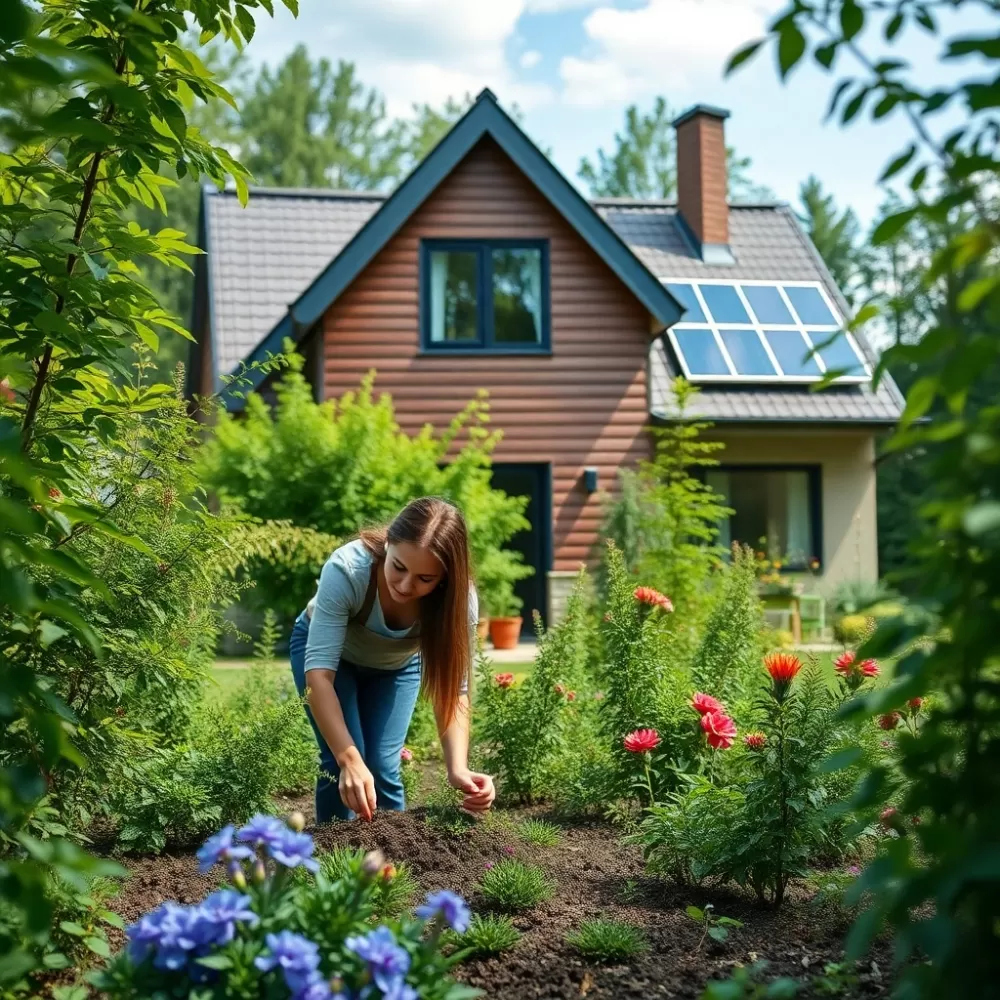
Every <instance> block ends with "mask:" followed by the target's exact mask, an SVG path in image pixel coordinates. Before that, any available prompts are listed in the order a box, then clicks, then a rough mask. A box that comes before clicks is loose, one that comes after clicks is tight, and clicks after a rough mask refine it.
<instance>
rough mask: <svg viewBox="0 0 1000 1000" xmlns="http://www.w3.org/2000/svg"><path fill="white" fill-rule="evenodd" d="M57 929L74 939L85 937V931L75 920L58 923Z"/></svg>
mask: <svg viewBox="0 0 1000 1000" xmlns="http://www.w3.org/2000/svg"><path fill="white" fill-rule="evenodd" d="M59 929H60V930H61V931H65V933H67V934H72V935H73V936H74V937H86V934H87V931H86V930H85V929H84V928H83V927H81V926H80V924H78V923H77V922H76V921H75V920H63V921H60V923H59Z"/></svg>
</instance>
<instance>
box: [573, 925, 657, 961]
mask: <svg viewBox="0 0 1000 1000" xmlns="http://www.w3.org/2000/svg"><path fill="white" fill-rule="evenodd" d="M566 943H567V944H570V945H572V946H573V947H574V948H576V950H577V951H578V952H580V954H581V955H583V956H584V957H585V958H589V959H591V960H593V961H595V962H619V961H622V960H623V959H626V958H631V957H632V956H633V955H638V954H639V952H641V951H645V950H646V938H645V935H644V934H643V933H642V931H641V930H639V928H638V927H633V926H632V924H627V923H625V922H624V921H623V920H608V919H606V918H604V917H595V918H594V919H592V920H584V921H582V922H581V924H580V926H579V928H578V929H577V930H576V931H574V932H573V933H572V934H567V935H566Z"/></svg>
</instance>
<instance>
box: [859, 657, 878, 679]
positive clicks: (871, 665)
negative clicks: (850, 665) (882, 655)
mask: <svg viewBox="0 0 1000 1000" xmlns="http://www.w3.org/2000/svg"><path fill="white" fill-rule="evenodd" d="M861 673H863V674H864V675H865V677H878V674H879V666H878V660H862V661H861Z"/></svg>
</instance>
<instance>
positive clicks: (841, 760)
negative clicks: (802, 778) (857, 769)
mask: <svg viewBox="0 0 1000 1000" xmlns="http://www.w3.org/2000/svg"><path fill="white" fill-rule="evenodd" d="M859 760H861V748H860V747H848V748H847V749H846V750H838V751H837V753H835V754H832V755H831V756H829V757H827V758H826V760H824V761H823V762H822V763H821V764H820V765H819V767H818V768H817V771H818V773H819V774H831V773H833V772H834V771H842V770H843V769H844V768H845V767H850V766H851V765H852V764H856V763H857V762H858V761H859Z"/></svg>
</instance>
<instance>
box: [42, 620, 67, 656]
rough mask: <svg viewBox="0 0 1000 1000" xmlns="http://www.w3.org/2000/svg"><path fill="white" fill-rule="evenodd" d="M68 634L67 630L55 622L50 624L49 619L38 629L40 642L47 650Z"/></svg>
mask: <svg viewBox="0 0 1000 1000" xmlns="http://www.w3.org/2000/svg"><path fill="white" fill-rule="evenodd" d="M66 634H67V633H66V629H64V628H61V627H60V626H59V625H56V623H55V622H50V621H49V620H48V619H47V618H46V619H45V620H43V621H42V623H41V624H40V625H39V627H38V635H39V640H40V641H41V644H42V647H43V648H45V649H48V647H49V646H51V645H52V643H54V642H55V641H56V640H57V639H61V638H62V637H63V636H64V635H66Z"/></svg>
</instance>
